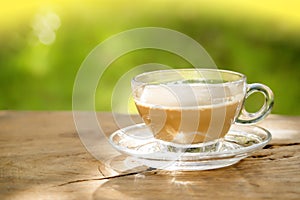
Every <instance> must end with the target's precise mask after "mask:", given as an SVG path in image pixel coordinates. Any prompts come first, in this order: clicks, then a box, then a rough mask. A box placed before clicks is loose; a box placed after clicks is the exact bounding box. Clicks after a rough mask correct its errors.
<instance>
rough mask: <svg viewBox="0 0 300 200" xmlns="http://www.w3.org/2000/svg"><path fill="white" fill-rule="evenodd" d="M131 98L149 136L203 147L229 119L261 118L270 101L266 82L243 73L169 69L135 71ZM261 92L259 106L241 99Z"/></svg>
mask: <svg viewBox="0 0 300 200" xmlns="http://www.w3.org/2000/svg"><path fill="white" fill-rule="evenodd" d="M131 84H132V90H133V98H134V101H135V104H136V107H137V109H138V112H139V114H140V116H141V117H142V119H143V121H144V122H145V124H146V125H147V126H148V127H149V128H150V129H151V131H152V133H153V136H154V138H155V139H157V140H159V141H160V142H162V143H164V144H167V145H171V146H180V147H182V146H189V147H203V146H206V145H211V144H214V143H216V142H218V141H220V140H222V138H224V137H225V135H226V134H227V133H228V131H229V129H230V127H231V125H232V124H253V123H256V122H258V121H260V120H262V119H264V118H265V117H266V116H267V115H268V114H269V113H270V112H271V109H272V107H273V103H274V96H273V93H272V91H271V89H270V88H269V87H267V86H266V85H263V84H260V83H253V84H247V82H246V76H245V75H243V74H241V73H238V72H234V71H228V70H218V69H201V68H195V69H173V70H159V71H151V72H146V73H142V74H139V75H137V76H135V77H134V78H133V79H132V82H131ZM255 92H260V93H262V94H263V95H264V99H265V101H264V105H263V106H262V107H261V108H260V110H259V111H257V112H255V113H249V112H247V111H246V109H245V106H244V103H245V101H246V99H247V98H248V97H249V96H250V95H251V94H253V93H255Z"/></svg>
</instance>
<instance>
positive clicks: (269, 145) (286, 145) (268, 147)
mask: <svg viewBox="0 0 300 200" xmlns="http://www.w3.org/2000/svg"><path fill="white" fill-rule="evenodd" d="M297 145H300V143H299V142H295V143H289V144H267V145H266V146H265V147H264V149H272V148H278V147H288V146H297Z"/></svg>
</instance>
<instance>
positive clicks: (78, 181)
mask: <svg viewBox="0 0 300 200" xmlns="http://www.w3.org/2000/svg"><path fill="white" fill-rule="evenodd" d="M152 170H155V169H154V168H148V169H147V170H143V171H137V172H130V173H125V174H118V175H115V176H107V177H101V178H90V179H79V180H74V181H68V182H66V183H62V184H59V185H57V186H55V187H60V186H65V185H69V184H73V183H80V182H87V181H101V180H109V179H115V178H120V177H125V176H132V175H136V174H140V173H145V172H149V171H152Z"/></svg>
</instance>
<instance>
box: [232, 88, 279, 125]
mask: <svg viewBox="0 0 300 200" xmlns="http://www.w3.org/2000/svg"><path fill="white" fill-rule="evenodd" d="M256 92H260V93H262V94H263V95H264V96H265V102H264V105H263V106H262V107H261V108H260V110H259V111H257V112H255V113H249V112H248V111H247V110H246V109H245V105H244V103H245V101H246V100H247V98H248V97H249V96H250V95H251V94H253V93H256ZM244 103H243V105H242V108H241V111H240V114H239V115H238V117H237V119H236V120H235V122H236V123H239V124H254V123H256V122H259V121H260V120H262V119H264V118H265V117H267V116H268V114H270V112H271V110H272V107H273V104H274V94H273V92H272V90H271V89H270V88H269V87H268V86H266V85H263V84H260V83H253V84H248V85H247V91H246V96H245V99H244Z"/></svg>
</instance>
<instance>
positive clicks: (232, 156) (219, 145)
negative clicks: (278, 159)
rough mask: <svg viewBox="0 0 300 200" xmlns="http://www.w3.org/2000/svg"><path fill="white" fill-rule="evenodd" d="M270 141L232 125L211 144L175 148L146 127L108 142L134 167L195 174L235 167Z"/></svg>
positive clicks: (250, 129) (121, 132)
mask: <svg viewBox="0 0 300 200" xmlns="http://www.w3.org/2000/svg"><path fill="white" fill-rule="evenodd" d="M271 138H272V137H271V134H270V132H269V131H267V130H266V129H263V128H261V127H258V126H245V125H232V126H231V129H230V130H229V132H228V133H227V135H226V136H225V138H223V139H220V140H218V141H215V142H212V143H210V144H208V145H203V144H200V145H199V146H197V145H190V146H189V145H173V144H172V143H166V142H163V141H160V140H157V139H155V138H154V137H153V134H152V132H151V130H150V129H149V128H148V127H147V126H146V125H145V124H136V125H132V126H129V127H126V128H123V129H120V130H118V131H116V132H114V133H113V134H112V135H111V136H110V137H109V142H110V143H111V145H112V146H113V147H114V148H115V149H117V150H118V151H119V152H121V153H123V154H125V155H127V156H129V157H130V160H131V162H132V163H134V164H135V165H139V164H140V165H146V166H148V167H151V168H157V169H164V170H180V171H194V170H208V169H216V168H221V167H226V166H230V165H233V164H235V163H237V162H239V161H240V160H242V159H243V158H246V157H247V156H249V155H250V154H251V153H252V152H254V151H257V150H259V149H262V148H263V147H264V146H265V145H266V144H268V143H269V142H270V140H271Z"/></svg>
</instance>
